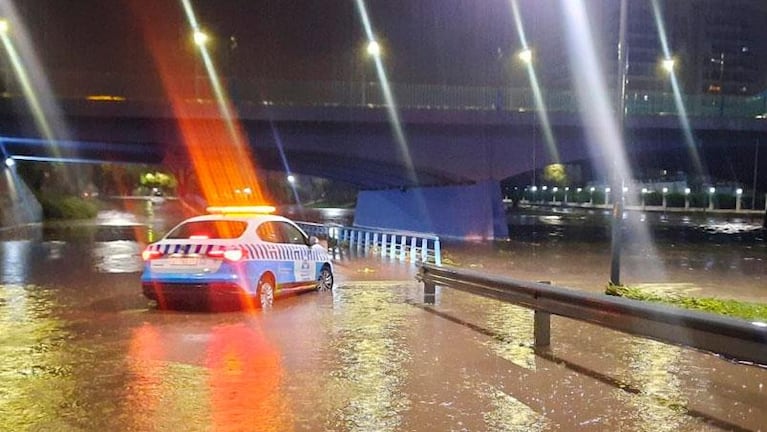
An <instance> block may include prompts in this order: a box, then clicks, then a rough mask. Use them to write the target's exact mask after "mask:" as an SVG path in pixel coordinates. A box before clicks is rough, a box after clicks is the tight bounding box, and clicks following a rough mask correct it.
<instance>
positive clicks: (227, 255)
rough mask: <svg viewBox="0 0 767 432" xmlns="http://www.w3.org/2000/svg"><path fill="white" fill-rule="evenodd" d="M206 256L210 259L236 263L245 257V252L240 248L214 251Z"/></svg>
mask: <svg viewBox="0 0 767 432" xmlns="http://www.w3.org/2000/svg"><path fill="white" fill-rule="evenodd" d="M208 256H209V257H211V258H223V259H225V260H227V261H233V262H237V261H240V260H241V259H242V258H243V257H244V256H245V252H244V251H243V250H242V249H241V248H231V249H214V250H211V251H209V252H208Z"/></svg>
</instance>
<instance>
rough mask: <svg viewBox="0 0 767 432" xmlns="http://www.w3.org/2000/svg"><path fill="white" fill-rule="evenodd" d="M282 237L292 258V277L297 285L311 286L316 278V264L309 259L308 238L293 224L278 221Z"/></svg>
mask: <svg viewBox="0 0 767 432" xmlns="http://www.w3.org/2000/svg"><path fill="white" fill-rule="evenodd" d="M279 224H280V227H281V228H282V237H283V239H284V241H285V242H286V247H287V248H288V250H289V254H290V257H291V258H292V259H293V272H294V279H295V281H296V284H297V285H302V286H304V287H305V286H313V285H314V283H315V280H316V276H317V275H316V274H315V272H316V268H315V267H316V265H315V263H314V262H312V261H311V255H310V253H309V251H310V249H309V244H308V242H309V240H308V239H307V238H306V235H305V234H304V233H303V232H302V231H301V230H300V229H298V228H297V227H296V226H294V225H293V224H290V223H288V222H279Z"/></svg>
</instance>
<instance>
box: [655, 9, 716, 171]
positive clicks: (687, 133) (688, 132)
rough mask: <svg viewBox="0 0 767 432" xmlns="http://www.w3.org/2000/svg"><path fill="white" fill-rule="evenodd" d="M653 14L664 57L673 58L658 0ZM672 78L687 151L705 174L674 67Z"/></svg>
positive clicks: (698, 168)
mask: <svg viewBox="0 0 767 432" xmlns="http://www.w3.org/2000/svg"><path fill="white" fill-rule="evenodd" d="M651 4H652V10H653V14H654V15H655V26H656V27H657V28H658V36H659V37H660V43H661V47H662V48H663V58H664V59H671V51H670V50H669V47H668V38H667V37H666V25H665V23H664V21H663V13H662V12H661V8H660V5H659V4H658V0H651ZM668 73H669V77H670V78H671V89H672V91H673V93H674V104H675V105H676V109H677V112H678V113H679V115H678V117H679V123H680V124H681V126H682V133H683V134H684V141H685V144H687V151H688V153H689V155H690V158H691V159H692V163H693V166H694V167H695V171H696V174H697V175H699V176H701V175H703V174H705V171H706V170H705V169H704V168H703V162H702V161H701V158H700V154H699V153H698V146H697V144H696V143H695V138H694V137H693V135H692V126H690V120H689V118H688V117H687V107H685V105H684V100H683V99H682V91H681V90H680V88H679V82H678V80H677V76H676V70H674V68H673V67H672V68H671V70H670V71H669V72H668Z"/></svg>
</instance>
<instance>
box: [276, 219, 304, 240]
mask: <svg viewBox="0 0 767 432" xmlns="http://www.w3.org/2000/svg"><path fill="white" fill-rule="evenodd" d="M280 227H281V228H282V235H283V237H284V239H285V243H290V244H300V245H306V244H307V242H306V236H304V233H302V232H301V230H299V229H298V228H296V227H294V226H293V225H291V224H289V223H286V222H280Z"/></svg>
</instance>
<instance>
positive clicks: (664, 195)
mask: <svg viewBox="0 0 767 432" xmlns="http://www.w3.org/2000/svg"><path fill="white" fill-rule="evenodd" d="M662 191H663V209H664V210H665V209H666V204H667V203H666V194H667V193H668V188H667V187H664V188H663V189H662Z"/></svg>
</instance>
